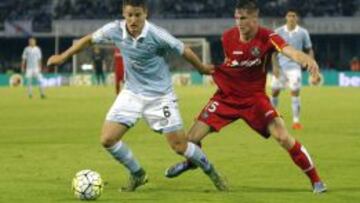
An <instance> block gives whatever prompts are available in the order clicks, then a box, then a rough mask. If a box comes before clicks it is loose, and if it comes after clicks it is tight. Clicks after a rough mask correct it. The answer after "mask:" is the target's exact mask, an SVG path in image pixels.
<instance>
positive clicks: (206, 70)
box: [183, 46, 215, 75]
mask: <svg viewBox="0 0 360 203" xmlns="http://www.w3.org/2000/svg"><path fill="white" fill-rule="evenodd" d="M183 57H184V59H185V60H187V61H188V62H189V63H191V65H193V66H194V67H195V68H196V69H197V70H198V71H199V72H200V73H202V74H206V75H209V74H212V73H214V71H215V67H214V65H207V64H203V63H202V62H201V61H200V59H199V57H198V56H196V54H195V53H194V52H193V51H192V50H191V48H189V47H187V46H185V49H184V53H183Z"/></svg>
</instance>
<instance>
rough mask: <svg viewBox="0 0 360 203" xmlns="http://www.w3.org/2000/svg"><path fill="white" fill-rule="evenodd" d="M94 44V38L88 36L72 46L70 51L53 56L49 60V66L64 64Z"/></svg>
mask: <svg viewBox="0 0 360 203" xmlns="http://www.w3.org/2000/svg"><path fill="white" fill-rule="evenodd" d="M91 44H92V36H91V35H86V36H85V37H83V38H81V39H80V40H79V41H77V42H76V43H75V44H74V45H72V46H71V47H70V48H69V49H67V50H66V51H64V52H63V53H61V54H58V55H53V56H51V57H50V58H49V60H48V61H47V65H48V66H51V65H60V64H62V63H64V62H65V61H66V60H67V59H69V58H70V57H71V56H73V55H74V54H76V53H78V52H80V51H82V50H83V49H85V48H86V47H89V46H90V45H91Z"/></svg>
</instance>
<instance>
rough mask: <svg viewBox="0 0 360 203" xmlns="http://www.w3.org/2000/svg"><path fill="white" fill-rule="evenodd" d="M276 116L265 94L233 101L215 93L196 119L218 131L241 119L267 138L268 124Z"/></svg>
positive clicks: (268, 135) (268, 134)
mask: <svg viewBox="0 0 360 203" xmlns="http://www.w3.org/2000/svg"><path fill="white" fill-rule="evenodd" d="M278 116H279V114H278V113H277V111H276V110H275V109H274V108H273V106H272V105H271V102H270V100H269V98H268V97H267V96H266V95H265V94H257V95H254V96H252V97H248V98H243V99H237V101H236V102H234V99H230V98H229V97H226V96H224V95H221V94H219V93H216V94H215V95H214V96H213V98H211V99H210V101H209V103H208V104H207V105H206V106H205V108H204V109H203V110H202V112H201V113H200V115H199V117H198V120H199V121H202V122H204V123H206V124H207V125H209V126H210V127H212V128H213V130H215V131H217V132H218V131H220V129H221V128H223V127H225V126H226V125H228V124H229V123H232V122H234V121H236V120H237V119H243V120H244V121H245V122H246V123H247V124H248V125H249V126H250V127H251V128H252V129H254V130H255V131H256V132H258V133H259V134H260V135H262V136H263V137H265V138H268V137H270V133H269V131H268V125H269V124H270V122H271V121H273V120H274V118H276V117H278Z"/></svg>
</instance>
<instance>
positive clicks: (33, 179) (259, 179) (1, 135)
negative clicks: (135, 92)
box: [0, 87, 360, 203]
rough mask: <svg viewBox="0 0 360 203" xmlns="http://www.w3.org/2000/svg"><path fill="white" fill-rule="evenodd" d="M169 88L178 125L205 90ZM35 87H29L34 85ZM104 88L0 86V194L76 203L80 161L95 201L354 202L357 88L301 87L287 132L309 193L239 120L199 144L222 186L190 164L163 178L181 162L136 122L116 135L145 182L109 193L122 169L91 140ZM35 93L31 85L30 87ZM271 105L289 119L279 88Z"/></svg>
mask: <svg viewBox="0 0 360 203" xmlns="http://www.w3.org/2000/svg"><path fill="white" fill-rule="evenodd" d="M214 90H215V89H214V88H209V87H181V88H177V90H176V91H177V94H178V96H179V98H180V108H181V113H182V116H183V119H184V122H185V125H186V128H187V129H188V128H189V127H190V125H191V123H192V121H193V119H194V118H195V116H196V115H197V114H198V113H199V112H200V110H201V108H202V107H203V106H204V105H205V104H206V103H207V101H208V99H209V97H210V96H211V95H212V93H213V92H214ZM35 91H37V90H36V89H35ZM113 92H114V90H113V89H112V88H111V87H107V88H103V87H63V88H53V89H47V93H48V99H46V100H41V99H40V98H39V96H38V94H35V95H34V96H33V98H32V99H28V98H27V97H26V91H25V89H24V88H22V89H20V88H14V89H11V88H0V98H1V99H0V109H1V110H0V160H1V164H0V182H1V184H0V194H1V195H0V202H1V203H2V202H4V203H5V202H27V203H28V202H36V203H41V202H79V200H76V199H75V198H74V197H73V194H72V192H71V190H70V185H71V180H72V178H73V176H74V174H75V173H76V172H77V171H79V170H82V169H86V168H90V169H93V170H96V171H98V172H99V173H100V174H101V175H102V178H103V179H104V180H105V181H106V182H107V185H106V186H105V188H104V194H103V195H102V197H100V199H99V200H97V201H99V202H104V203H105V202H119V203H122V202H156V203H161V202H174V203H175V202H179V203H184V202H251V203H254V202H264V203H265V202H277V203H279V202H286V203H288V202H316V203H319V202H326V203H329V202H359V201H360V185H359V182H360V176H359V171H360V159H359V157H360V150H359V149H360V137H359V136H360V129H359V123H360V122H359V121H360V105H359V104H360V103H359V102H360V91H359V89H358V88H325V87H322V88H304V90H303V92H302V118H301V119H302V123H303V124H304V127H305V128H304V130H302V131H297V132H294V131H292V130H290V132H291V133H292V134H293V135H294V136H295V137H296V138H297V139H299V140H300V141H301V142H302V143H303V144H304V145H305V146H306V147H307V149H308V151H309V152H310V154H311V155H312V157H313V159H314V161H315V163H316V164H317V167H318V170H319V172H320V175H321V176H322V178H323V179H324V181H325V182H326V184H327V186H328V188H329V192H328V193H326V194H323V195H313V194H312V192H311V188H310V184H309V181H308V179H307V178H306V176H305V175H303V174H302V173H301V172H300V170H299V169H298V168H297V167H295V165H294V164H293V163H292V161H291V159H290V157H289V156H288V154H287V153H285V152H284V150H282V149H281V148H280V147H279V146H278V144H277V143H276V142H275V141H274V140H273V139H270V140H264V139H263V138H261V137H260V136H259V135H257V134H256V133H255V132H254V131H252V130H251V129H250V128H249V127H247V126H246V124H245V123H243V122H242V121H237V122H236V123H234V124H233V125H230V126H228V127H226V128H225V129H223V131H221V132H220V133H219V134H212V135H210V136H209V137H208V138H207V139H205V142H204V151H205V152H206V154H207V155H208V157H209V159H210V160H211V161H212V162H213V163H214V164H215V165H216V167H217V168H218V170H219V171H220V172H221V173H222V174H224V175H225V176H226V177H227V179H228V182H229V186H230V189H231V191H230V192H228V193H221V192H217V191H216V190H215V188H214V186H213V185H212V184H211V182H210V180H208V178H207V177H206V176H205V175H204V174H203V173H202V172H201V171H200V170H196V171H191V172H189V173H186V174H184V175H182V176H181V177H179V178H176V179H172V180H169V179H166V178H165V177H164V175H163V174H164V171H165V169H166V168H167V167H168V166H170V165H171V164H173V163H175V162H177V161H180V160H182V158H181V157H179V156H177V155H176V154H175V153H173V152H172V151H171V150H170V147H169V146H168V145H167V143H166V142H165V139H164V138H163V136H162V135H158V134H155V133H154V132H152V131H151V130H150V129H149V128H148V127H147V126H146V125H145V123H144V122H143V121H140V122H139V123H138V124H137V125H136V126H135V127H134V128H133V129H131V130H130V131H129V132H128V134H126V136H125V138H124V140H125V141H126V142H127V143H128V145H129V146H130V147H131V148H132V150H133V151H134V153H135V156H136V157H137V158H138V159H139V160H140V163H142V165H143V167H144V168H145V169H146V171H147V172H148V175H149V178H150V182H149V183H148V184H147V185H145V186H144V187H141V188H140V189H139V190H138V191H137V192H135V193H119V192H118V188H119V187H120V186H122V184H124V183H125V182H126V181H127V172H126V171H125V170H124V168H123V167H122V166H120V165H119V164H117V163H116V162H115V161H114V160H113V159H112V158H111V157H110V156H109V155H108V154H107V153H106V152H105V150H103V149H102V147H101V146H100V144H99V134H100V129H101V125H102V122H103V119H104V117H105V114H106V112H107V110H108V109H109V107H110V105H111V104H112V102H113V100H114V99H115V95H114V94H113ZM36 93H37V92H36ZM280 98H281V100H280V112H281V113H282V115H283V117H284V118H285V120H286V122H287V126H288V127H289V128H290V126H291V122H290V121H291V106H290V97H289V93H288V92H284V93H283V94H282V95H281V97H280Z"/></svg>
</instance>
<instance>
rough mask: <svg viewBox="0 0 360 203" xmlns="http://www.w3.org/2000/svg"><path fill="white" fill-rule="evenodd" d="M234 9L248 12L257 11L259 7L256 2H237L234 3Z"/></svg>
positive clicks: (252, 0) (241, 0)
mask: <svg viewBox="0 0 360 203" xmlns="http://www.w3.org/2000/svg"><path fill="white" fill-rule="evenodd" d="M236 9H247V10H249V11H258V10H259V7H258V5H257V2H256V0H238V1H237V2H236Z"/></svg>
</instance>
